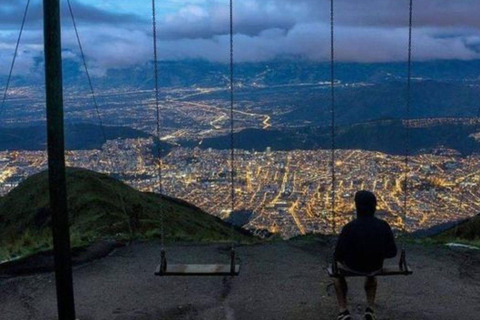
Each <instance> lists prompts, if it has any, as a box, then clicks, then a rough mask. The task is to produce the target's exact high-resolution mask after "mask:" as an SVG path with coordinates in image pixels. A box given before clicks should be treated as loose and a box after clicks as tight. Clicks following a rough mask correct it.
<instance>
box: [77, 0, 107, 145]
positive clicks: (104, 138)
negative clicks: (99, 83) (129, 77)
mask: <svg viewBox="0 0 480 320" xmlns="http://www.w3.org/2000/svg"><path fill="white" fill-rule="evenodd" d="M67 3H68V9H69V11H70V16H71V17H72V23H73V29H74V30H75V36H76V37H77V42H78V48H79V49H80V56H81V57H82V62H83V67H84V69H85V74H86V75H87V79H88V85H89V87H90V93H91V95H92V100H93V105H94V106H95V111H96V114H97V118H98V124H99V125H100V129H101V130H102V136H103V140H104V143H107V135H106V133H105V128H104V126H103V121H102V117H101V115H100V111H99V109H98V103H97V97H96V95H95V91H94V90H93V85H92V79H91V77H90V72H89V71H88V67H87V61H86V59H85V54H84V52H83V46H82V42H81V41H80V35H79V34H78V29H77V23H76V20H75V15H74V14H73V9H72V5H71V3H70V0H67Z"/></svg>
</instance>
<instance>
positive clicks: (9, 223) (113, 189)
mask: <svg viewBox="0 0 480 320" xmlns="http://www.w3.org/2000/svg"><path fill="white" fill-rule="evenodd" d="M67 188H68V206H69V212H70V222H71V228H70V230H71V235H72V243H73V245H82V244H86V243H90V242H92V241H95V240H97V239H99V238H116V239H118V238H120V239H131V238H159V236H160V231H159V230H160V226H161V223H160V222H161V219H160V211H161V210H163V212H164V231H165V239H166V240H167V241H171V240H179V241H226V240H229V239H230V234H231V232H232V231H231V228H230V226H229V225H228V224H226V223H224V222H223V221H222V220H220V219H219V218H216V217H213V216H211V215H209V214H207V213H205V212H203V211H201V210H200V209H198V208H196V207H195V206H193V205H190V204H188V203H186V202H184V201H181V200H177V199H173V198H164V199H162V200H160V198H159V196H158V195H155V194H150V193H142V192H139V191H137V190H135V189H133V188H131V187H129V186H127V185H125V184H124V183H122V182H120V181H117V180H115V179H112V178H110V177H108V176H106V175H103V174H99V173H96V172H92V171H88V170H84V169H76V168H75V169H74V168H69V169H68V170H67ZM48 204H49V200H48V176H47V172H46V171H45V172H42V173H39V174H36V175H34V176H32V177H30V178H28V179H27V180H25V181H24V182H23V183H21V184H20V185H19V186H18V187H17V188H15V189H14V190H12V191H11V192H10V193H9V194H8V195H6V196H5V197H3V198H1V199H0V260H2V257H3V259H5V258H7V257H11V256H17V255H24V254H28V253H32V252H37V251H41V250H43V249H48V248H49V247H50V246H51V244H50V243H51V233H50V219H51V217H50V215H49V213H48V210H46V209H45V208H47V207H48ZM248 237H249V236H248V235H247V234H246V233H245V232H241V231H240V230H236V231H235V232H234V239H235V240H239V241H242V240H246V239H247V238H248Z"/></svg>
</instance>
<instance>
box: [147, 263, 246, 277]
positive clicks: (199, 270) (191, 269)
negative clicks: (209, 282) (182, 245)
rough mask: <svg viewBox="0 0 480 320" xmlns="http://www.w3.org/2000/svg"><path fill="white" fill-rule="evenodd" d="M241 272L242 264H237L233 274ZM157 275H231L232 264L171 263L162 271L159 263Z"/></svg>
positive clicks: (236, 274)
mask: <svg viewBox="0 0 480 320" xmlns="http://www.w3.org/2000/svg"><path fill="white" fill-rule="evenodd" d="M239 274H240V265H238V264H236V265H235V270H234V273H233V275H234V276H238V275H239ZM155 275H156V276H230V275H232V274H231V265H230V264H169V265H168V266H167V268H166V270H165V271H163V272H162V270H161V266H160V265H158V267H157V269H156V271H155Z"/></svg>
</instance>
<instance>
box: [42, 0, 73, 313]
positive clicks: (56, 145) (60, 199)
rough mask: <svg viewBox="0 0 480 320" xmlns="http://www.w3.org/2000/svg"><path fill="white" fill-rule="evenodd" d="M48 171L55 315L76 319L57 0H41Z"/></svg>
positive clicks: (58, 5) (58, 6)
mask: <svg viewBox="0 0 480 320" xmlns="http://www.w3.org/2000/svg"><path fill="white" fill-rule="evenodd" d="M43 17H44V41H45V42H44V46H45V88H46V98H47V137H48V175H49V190H50V207H51V212H52V232H53V248H54V253H55V283H56V288H57V305H58V318H59V319H60V320H75V303H74V296H73V281H72V261H71V254H70V232H69V224H68V209H67V190H66V189H67V188H66V177H65V141H64V128H63V82H62V44H61V30H60V28H61V26H60V2H59V0H43Z"/></svg>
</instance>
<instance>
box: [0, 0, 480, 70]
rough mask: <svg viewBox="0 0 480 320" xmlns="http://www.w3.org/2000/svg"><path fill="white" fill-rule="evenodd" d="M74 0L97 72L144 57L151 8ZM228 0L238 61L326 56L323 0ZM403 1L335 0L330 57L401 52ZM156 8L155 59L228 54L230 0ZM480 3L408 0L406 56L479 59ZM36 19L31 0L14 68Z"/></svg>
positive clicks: (70, 38) (34, 34)
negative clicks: (124, 8)
mask: <svg viewBox="0 0 480 320" xmlns="http://www.w3.org/2000/svg"><path fill="white" fill-rule="evenodd" d="M82 1H83V2H79V0H75V1H74V0H72V4H73V6H74V11H75V16H76V19H77V23H78V26H79V32H80V36H81V38H82V42H83V46H84V49H85V53H86V55H87V59H88V64H89V65H90V66H91V68H92V69H95V70H96V71H97V72H96V74H103V71H105V70H106V69H109V68H124V67H130V66H134V65H139V64H144V63H146V62H147V61H150V60H151V59H152V27H151V21H150V19H151V17H150V16H149V15H146V16H140V15H139V14H137V13H136V12H135V11H132V13H125V12H124V11H122V12H120V11H114V10H113V9H109V10H107V9H105V8H106V7H101V6H92V5H88V1H87V0H82ZM20 2H21V1H15V2H12V1H11V0H9V1H7V0H0V63H1V68H0V74H4V73H5V72H7V69H8V68H7V65H9V63H10V62H9V61H11V55H12V54H13V48H14V45H15V41H16V37H17V36H18V27H19V25H20V21H21V17H22V14H23V10H24V5H25V4H24V3H20ZM63 3H65V1H64V2H63ZM234 3H235V11H234V30H235V59H236V61H238V62H242V61H265V60H270V59H274V58H276V57H278V56H288V55H294V56H302V57H305V58H307V59H311V60H315V61H326V60H328V59H329V41H330V38H329V37H330V30H329V21H330V0H242V1H239V0H238V1H235V2H234ZM408 4H409V1H408V0H365V1H351V0H336V1H335V46H336V58H337V60H338V61H354V62H388V61H403V60H405V59H406V57H407V47H406V46H407V35H408V28H407V24H408ZM129 6H133V5H131V4H130V5H129ZM138 6H150V1H138ZM166 7H168V10H167V9H166ZM174 8H176V9H175V10H174ZM172 10H173V11H172ZM157 11H158V25H157V26H158V28H157V30H158V39H159V43H158V49H159V57H160V59H163V60H172V59H175V60H178V59H190V58H200V59H207V60H211V61H218V62H227V61H228V59H229V35H228V33H229V7H228V1H218V0H185V1H180V0H175V1H174V0H168V1H163V2H162V1H158V2H157ZM139 12H140V11H139ZM141 12H147V11H145V10H142V11H141ZM478 12H480V1H478V0H462V1H450V0H422V1H414V33H413V35H414V39H413V46H414V48H413V57H414V59H415V60H431V59H462V60H470V59H480V54H479V53H480V19H478V18H477V13H478ZM62 17H63V25H64V29H63V39H64V47H65V48H66V49H68V50H69V52H72V53H74V54H76V55H77V58H78V47H77V43H76V39H75V35H74V33H73V30H72V26H71V20H70V16H69V13H68V11H67V7H66V5H65V4H64V5H63V11H62ZM41 19H42V11H41V6H40V2H39V1H38V0H37V1H33V2H32V8H31V11H30V12H29V16H28V21H27V29H26V31H25V34H24V37H23V39H22V45H21V53H20V55H19V62H18V63H19V68H21V70H22V72H26V71H28V68H32V66H34V65H35V64H34V62H33V61H34V59H35V57H36V56H37V57H38V56H41V55H42V54H43V53H42V48H41V42H42V31H41ZM29 61H30V62H29ZM20 66H21V67H20ZM19 70H20V69H19Z"/></svg>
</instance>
